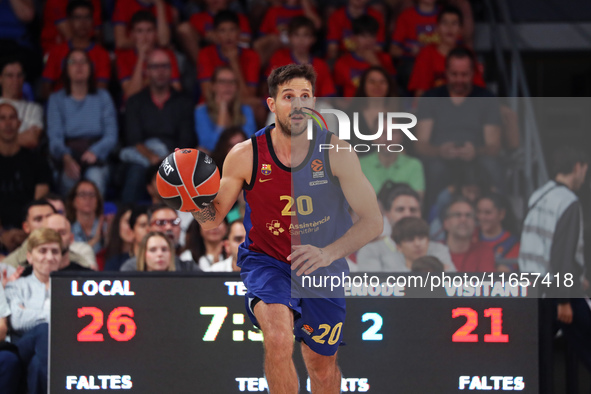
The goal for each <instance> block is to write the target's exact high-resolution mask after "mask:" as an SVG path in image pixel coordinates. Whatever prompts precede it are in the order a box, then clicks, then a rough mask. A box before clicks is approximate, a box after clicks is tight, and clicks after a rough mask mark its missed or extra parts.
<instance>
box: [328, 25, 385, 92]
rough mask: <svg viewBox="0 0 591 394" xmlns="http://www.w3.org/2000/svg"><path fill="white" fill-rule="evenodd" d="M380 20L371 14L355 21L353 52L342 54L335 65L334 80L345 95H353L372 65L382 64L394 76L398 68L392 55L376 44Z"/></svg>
mask: <svg viewBox="0 0 591 394" xmlns="http://www.w3.org/2000/svg"><path fill="white" fill-rule="evenodd" d="M378 30H379V24H378V21H376V20H375V18H373V17H371V16H369V15H362V16H360V17H359V18H357V19H355V20H354V21H353V40H354V41H355V49H354V51H353V52H350V53H347V54H344V55H342V56H341V57H340V58H339V59H338V60H337V62H336V63H335V66H334V81H335V84H336V85H337V88H338V89H339V90H340V92H341V94H342V95H343V96H344V97H353V96H355V92H356V91H357V87H358V86H359V80H360V77H361V75H362V74H363V72H364V71H365V70H367V69H368V68H370V67H371V66H381V67H383V68H384V69H385V70H386V72H387V73H388V74H389V75H390V76H391V77H394V76H395V75H396V69H395V68H394V65H393V64H392V60H391V59H390V56H389V55H388V54H387V53H385V52H384V51H381V50H379V49H378V48H377V46H376V35H377V33H378Z"/></svg>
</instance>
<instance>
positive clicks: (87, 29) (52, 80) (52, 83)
mask: <svg viewBox="0 0 591 394" xmlns="http://www.w3.org/2000/svg"><path fill="white" fill-rule="evenodd" d="M93 13H94V7H93V6H92V3H90V2H88V1H86V0H73V1H71V2H69V3H68V21H69V23H70V26H71V28H72V38H71V39H70V40H69V41H67V42H64V43H62V44H59V45H56V46H55V47H54V48H53V49H52V50H51V51H50V52H49V54H48V56H47V61H46V63H45V68H44V70H43V80H44V82H43V89H42V93H41V95H42V98H43V99H46V98H47V97H49V94H50V92H51V91H57V90H59V89H61V88H62V86H63V84H62V79H63V76H62V75H63V74H64V73H65V71H66V70H67V69H68V68H67V67H66V63H67V62H69V61H70V60H71V57H70V55H69V54H70V52H72V51H73V50H74V49H78V50H80V51H83V52H86V53H87V55H88V58H89V59H90V62H91V63H92V66H93V71H94V72H93V78H94V79H95V81H96V86H97V87H99V88H101V89H106V88H107V86H108V84H109V79H110V78H111V58H110V57H109V53H108V52H107V51H106V50H105V48H103V47H102V46H101V45H100V44H98V43H96V42H94V41H93V39H92V37H93V27H92V15H93Z"/></svg>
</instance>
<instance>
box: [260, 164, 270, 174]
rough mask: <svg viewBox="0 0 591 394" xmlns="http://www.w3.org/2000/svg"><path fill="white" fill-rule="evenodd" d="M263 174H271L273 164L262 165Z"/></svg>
mask: <svg viewBox="0 0 591 394" xmlns="http://www.w3.org/2000/svg"><path fill="white" fill-rule="evenodd" d="M261 174H263V175H271V164H262V165H261Z"/></svg>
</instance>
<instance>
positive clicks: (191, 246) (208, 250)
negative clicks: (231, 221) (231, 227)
mask: <svg viewBox="0 0 591 394" xmlns="http://www.w3.org/2000/svg"><path fill="white" fill-rule="evenodd" d="M227 234H228V224H227V222H226V221H225V220H224V221H223V222H222V223H220V225H219V226H217V227H215V228H212V229H210V230H204V229H203V228H201V226H200V225H199V223H198V222H197V221H193V223H191V225H190V226H189V230H188V231H187V250H186V251H185V252H183V254H182V255H181V259H187V260H188V259H192V260H194V261H195V262H196V263H197V264H199V268H201V270H203V271H209V269H210V267H211V266H212V265H213V264H215V263H219V262H221V261H223V260H224V259H225V258H226V257H227V256H226V254H225V253H226V251H225V250H224V239H225V238H226V236H227Z"/></svg>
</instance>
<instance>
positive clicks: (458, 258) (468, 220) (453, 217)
mask: <svg viewBox="0 0 591 394" xmlns="http://www.w3.org/2000/svg"><path fill="white" fill-rule="evenodd" d="M444 217H445V219H444V221H443V228H444V229H445V231H446V234H447V236H446V239H445V243H446V245H447V247H448V248H449V252H450V254H451V259H452V261H453V262H454V265H455V266H456V268H457V270H458V271H459V272H494V271H496V266H495V255H494V253H493V250H492V248H491V247H490V245H487V244H485V243H483V242H481V241H474V237H473V235H474V230H475V229H476V211H475V209H474V206H473V205H472V203H471V202H470V200H468V199H466V198H464V197H456V198H455V199H454V200H452V202H451V203H450V204H449V206H448V207H447V209H446V210H445V215H444Z"/></svg>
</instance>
